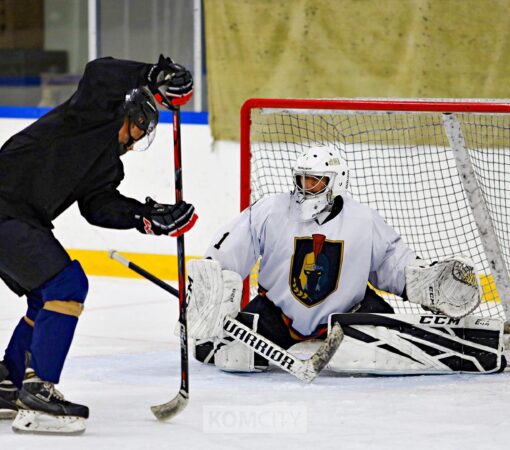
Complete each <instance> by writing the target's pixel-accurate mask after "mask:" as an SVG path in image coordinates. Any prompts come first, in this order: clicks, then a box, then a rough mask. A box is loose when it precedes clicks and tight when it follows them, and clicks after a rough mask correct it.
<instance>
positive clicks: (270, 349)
mask: <svg viewBox="0 0 510 450" xmlns="http://www.w3.org/2000/svg"><path fill="white" fill-rule="evenodd" d="M110 258H112V259H115V260H116V261H118V262H120V263H121V264H124V265H125V266H126V267H129V268H130V269H131V270H133V271H134V272H136V273H138V274H139V275H141V276H142V277H144V278H146V279H147V280H149V281H152V282H153V283H154V284H156V285H157V286H159V287H160V288H162V289H164V290H165V291H167V292H169V293H170V294H172V295H173V296H175V297H179V291H177V289H175V288H174V287H172V286H170V285H169V284H167V283H165V282H164V281H162V280H160V279H159V278H157V277H156V276H154V275H152V274H151V273H149V272H147V271H146V270H144V269H142V268H141V267H140V266H138V265H136V264H134V263H132V262H131V261H129V260H127V259H126V258H124V257H123V256H122V255H120V254H119V253H117V252H116V251H115V250H112V251H110ZM223 330H224V331H225V333H227V334H228V335H229V336H231V337H232V338H233V339H235V340H236V341H238V342H241V343H242V344H244V345H246V346H247V347H249V348H251V349H252V350H253V351H254V352H256V353H258V354H259V355H261V356H263V357H264V358H266V359H268V360H269V361H271V362H272V363H273V364H275V365H277V366H278V367H280V368H282V369H283V370H285V371H286V372H289V373H290V374H292V375H294V376H295V377H296V378H298V379H300V380H301V381H304V382H306V383H311V382H312V381H313V380H314V379H315V377H317V375H319V373H320V372H321V371H322V369H324V367H325V366H326V364H327V363H328V362H329V360H330V359H331V358H332V357H333V355H334V354H335V352H336V351H337V349H338V347H339V346H340V344H341V343H342V340H343V338H344V333H343V331H342V328H341V326H340V325H339V324H338V323H335V325H333V327H332V329H331V332H330V333H329V334H328V337H327V338H326V339H325V340H324V342H323V343H322V344H321V346H320V347H319V348H318V350H317V351H316V352H315V353H314V354H313V355H312V356H311V357H310V358H309V359H304V360H303V359H299V358H297V357H296V356H294V355H292V354H291V353H289V352H288V351H287V350H285V349H283V348H281V347H280V346H278V345H276V344H275V343H274V342H271V341H270V340H269V339H267V338H265V337H264V336H262V335H260V334H258V333H257V332H255V331H253V330H251V329H250V328H249V327H247V326H246V325H244V324H242V323H241V322H239V321H238V320H237V319H234V318H232V317H229V316H227V317H226V318H225V321H224V322H223Z"/></svg>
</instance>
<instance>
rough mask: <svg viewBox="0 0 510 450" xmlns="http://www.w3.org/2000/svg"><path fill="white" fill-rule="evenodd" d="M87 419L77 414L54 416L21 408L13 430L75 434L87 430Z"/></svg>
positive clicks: (31, 432) (13, 424)
mask: <svg viewBox="0 0 510 450" xmlns="http://www.w3.org/2000/svg"><path fill="white" fill-rule="evenodd" d="M85 428H86V425H85V419H84V418H83V417H76V416H52V415H50V414H45V413H42V412H40V411H30V410H25V409H20V410H19V411H18V414H17V415H16V418H15V419H14V422H13V423H12V430H13V431H14V432H16V433H25V434H26V433H30V434H60V435H75V434H81V433H83V432H84V431H85Z"/></svg>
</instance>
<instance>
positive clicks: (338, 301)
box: [205, 193, 416, 335]
mask: <svg viewBox="0 0 510 450" xmlns="http://www.w3.org/2000/svg"><path fill="white" fill-rule="evenodd" d="M343 199H344V204H343V208H342V210H341V211H340V213H339V214H337V215H336V216H335V217H334V218H333V219H331V220H329V221H327V222H326V223H324V224H322V225H319V224H318V223H317V222H315V221H308V222H303V221H300V220H299V215H298V211H297V207H296V206H295V202H294V201H293V198H292V195H291V194H290V193H288V194H277V195H274V196H270V197H266V198H265V199H263V200H260V201H258V202H257V203H255V204H254V205H252V206H251V207H250V208H247V209H246V210H245V211H244V212H243V213H242V214H240V215H239V216H238V217H237V218H236V219H234V220H233V221H232V222H230V223H229V224H228V225H227V226H225V227H223V228H222V229H221V230H220V231H219V232H218V234H217V236H216V237H215V239H214V241H213V243H212V245H211V246H210V247H209V249H208V250H207V252H206V255H205V256H206V257H210V258H212V259H215V260H217V261H219V262H220V264H221V266H222V268H223V269H228V270H233V271H235V272H237V273H239V274H240V275H241V276H242V277H243V278H245V277H246V276H248V275H249V274H250V271H251V269H252V268H253V266H254V265H255V263H256V262H257V260H258V258H259V257H261V260H260V270H259V278H258V282H259V285H260V287H261V288H262V289H263V290H264V291H265V292H266V295H267V297H268V298H269V299H270V300H271V301H272V302H273V303H274V304H275V305H277V306H278V307H280V308H281V309H282V311H283V313H284V314H285V315H286V316H287V317H288V318H290V319H291V320H292V324H291V325H292V327H293V328H294V329H295V330H297V331H298V332H299V333H301V334H303V335H309V334H311V333H313V331H314V330H315V329H316V328H317V326H319V325H321V324H326V323H327V321H328V316H329V315H330V314H332V313H342V312H348V311H349V310H350V309H351V308H352V307H353V306H354V305H356V304H357V303H359V302H360V301H361V300H363V298H364V294H365V290H366V288H367V281H370V283H371V284H372V285H373V286H375V287H376V288H377V289H381V290H383V291H386V292H391V293H394V294H397V295H399V294H401V293H402V291H403V289H404V285H405V274H404V268H405V267H406V265H408V264H409V263H410V262H412V261H414V260H415V259H416V255H415V253H414V252H413V251H412V250H411V249H410V248H409V247H408V246H407V245H406V244H405V243H404V242H403V240H402V239H401V237H400V236H399V235H398V233H397V232H396V231H395V230H394V229H393V228H392V227H390V226H389V225H388V224H386V223H385V221H384V220H383V219H382V217H381V216H380V215H379V214H378V213H377V212H376V211H374V210H372V209H371V208H369V207H367V206H365V205H361V204H360V203H358V202H357V201H355V200H354V199H352V198H351V197H349V196H347V195H344V196H343Z"/></svg>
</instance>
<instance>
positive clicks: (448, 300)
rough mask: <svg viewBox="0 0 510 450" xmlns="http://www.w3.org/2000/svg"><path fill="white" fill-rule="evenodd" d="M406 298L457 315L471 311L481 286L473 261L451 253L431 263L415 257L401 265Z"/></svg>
mask: <svg viewBox="0 0 510 450" xmlns="http://www.w3.org/2000/svg"><path fill="white" fill-rule="evenodd" d="M405 278H406V293H407V297H408V299H409V301H410V302H413V303H417V304H419V305H422V306H424V307H425V308H428V309H430V310H432V311H436V312H440V313H443V314H446V315H447V316H449V317H452V318H454V319H458V318H461V317H465V316H467V315H468V314H469V313H471V312H473V311H474V310H475V309H476V308H477V307H478V305H479V304H480V300H481V293H482V289H481V286H480V281H479V279H478V275H477V272H476V268H475V265H474V263H473V261H471V260H470V259H469V258H467V257H465V256H454V257H451V258H446V259H444V260H443V261H438V262H434V263H432V264H429V263H427V262H426V261H422V260H419V259H417V260H416V261H415V262H414V263H413V264H411V265H409V266H407V267H406V268H405Z"/></svg>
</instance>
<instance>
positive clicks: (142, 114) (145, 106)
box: [124, 87, 159, 151]
mask: <svg viewBox="0 0 510 450" xmlns="http://www.w3.org/2000/svg"><path fill="white" fill-rule="evenodd" d="M124 110H125V112H126V116H127V117H128V119H129V121H130V123H134V124H135V125H136V126H137V127H138V128H140V130H142V131H143V132H144V135H143V137H142V138H141V139H139V140H138V141H136V142H134V145H133V150H135V151H143V150H146V149H147V148H149V146H150V145H151V144H152V141H153V140H154V137H155V136H156V125H157V124H158V121H159V111H158V108H157V106H156V101H155V100H154V97H153V95H152V93H151V92H150V91H149V90H148V89H147V88H145V87H140V88H137V89H131V90H130V91H128V92H127V94H126V97H125V99H124Z"/></svg>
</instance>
